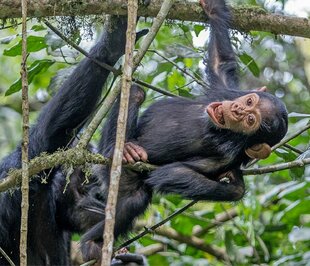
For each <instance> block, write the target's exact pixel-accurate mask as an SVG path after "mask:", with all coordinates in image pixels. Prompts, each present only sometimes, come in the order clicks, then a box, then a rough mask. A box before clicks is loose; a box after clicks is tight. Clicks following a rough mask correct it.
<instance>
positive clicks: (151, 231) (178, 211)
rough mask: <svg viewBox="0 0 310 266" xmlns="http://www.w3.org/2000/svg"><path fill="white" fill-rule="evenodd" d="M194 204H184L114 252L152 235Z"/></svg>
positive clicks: (193, 201)
mask: <svg viewBox="0 0 310 266" xmlns="http://www.w3.org/2000/svg"><path fill="white" fill-rule="evenodd" d="M195 203H197V200H192V201H191V202H189V203H188V204H186V205H185V206H184V207H182V208H180V209H179V210H177V211H175V212H174V213H172V214H171V215H169V216H168V217H167V218H165V219H164V220H162V221H160V222H159V223H157V224H154V225H152V226H151V227H149V228H145V229H144V231H143V232H141V233H140V234H138V235H136V236H135V237H133V238H131V239H129V240H127V241H126V242H124V243H123V244H121V245H120V246H118V247H117V248H116V249H115V251H118V250H120V249H122V248H124V247H127V246H129V245H130V244H132V243H133V242H135V241H137V240H138V239H140V238H141V237H143V236H145V235H147V234H150V233H153V232H154V230H156V229H157V228H158V227H160V226H162V225H164V224H165V223H167V222H168V221H170V220H172V219H173V218H174V217H175V216H177V215H179V214H180V213H182V212H184V211H186V210H187V209H188V208H189V207H191V206H193V205H194V204H195Z"/></svg>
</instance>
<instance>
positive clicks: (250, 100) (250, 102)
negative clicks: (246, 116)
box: [246, 98, 253, 106]
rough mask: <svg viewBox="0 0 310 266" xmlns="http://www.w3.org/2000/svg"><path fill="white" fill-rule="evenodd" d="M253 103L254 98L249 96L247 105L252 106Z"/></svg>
mask: <svg viewBox="0 0 310 266" xmlns="http://www.w3.org/2000/svg"><path fill="white" fill-rule="evenodd" d="M252 103H253V100H252V98H248V99H247V100H246V105H247V106H251V105H252Z"/></svg>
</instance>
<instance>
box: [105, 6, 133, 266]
mask: <svg viewBox="0 0 310 266" xmlns="http://www.w3.org/2000/svg"><path fill="white" fill-rule="evenodd" d="M137 11H138V0H128V23H127V31H126V48H125V62H124V66H123V75H122V91H121V99H120V107H119V114H118V119H117V129H116V140H115V149H114V153H113V159H112V165H111V174H110V185H109V192H108V199H107V204H106V207H105V221H104V232H103V246H102V260H101V266H109V265H110V263H111V258H112V253H113V243H114V228H115V216H116V203H117V196H118V189H119V182H120V178H121V174H122V159H123V150H124V145H125V137H126V126H127V118H128V108H129V96H130V87H131V82H132V73H133V52H134V48H135V39H136V21H137Z"/></svg>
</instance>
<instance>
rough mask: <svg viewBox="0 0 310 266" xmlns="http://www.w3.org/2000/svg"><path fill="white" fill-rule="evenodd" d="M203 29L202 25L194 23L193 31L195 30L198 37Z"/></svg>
mask: <svg viewBox="0 0 310 266" xmlns="http://www.w3.org/2000/svg"><path fill="white" fill-rule="evenodd" d="M204 29H205V26H203V25H195V26H194V32H195V35H196V37H198V35H199V33H200V32H201V31H203V30H204Z"/></svg>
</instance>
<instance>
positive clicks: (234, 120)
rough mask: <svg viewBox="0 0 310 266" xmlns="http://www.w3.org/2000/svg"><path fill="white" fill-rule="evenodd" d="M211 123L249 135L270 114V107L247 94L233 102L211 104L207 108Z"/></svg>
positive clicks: (265, 102)
mask: <svg viewBox="0 0 310 266" xmlns="http://www.w3.org/2000/svg"><path fill="white" fill-rule="evenodd" d="M207 112H208V114H209V116H210V118H211V121H212V122H213V123H214V124H215V126H217V127H219V128H225V129H229V130H231V131H233V132H237V133H243V134H245V135H251V134H253V133H255V132H256V131H257V130H258V129H259V128H260V126H261V123H262V121H263V120H264V117H265V116H266V115H267V116H268V114H270V113H271V112H272V105H271V104H270V103H268V100H266V99H260V97H259V95H258V94H256V93H249V94H246V95H244V96H241V97H238V98H236V99H235V100H233V101H222V102H212V103H210V104H209V105H208V106H207Z"/></svg>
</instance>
